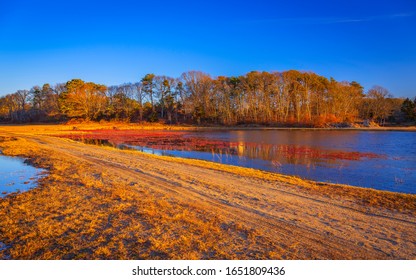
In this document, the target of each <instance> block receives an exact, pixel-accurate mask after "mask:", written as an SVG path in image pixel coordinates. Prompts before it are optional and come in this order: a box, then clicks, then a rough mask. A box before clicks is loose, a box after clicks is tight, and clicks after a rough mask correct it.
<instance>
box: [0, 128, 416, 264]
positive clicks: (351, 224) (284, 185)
mask: <svg viewBox="0 0 416 280" xmlns="http://www.w3.org/2000/svg"><path fill="white" fill-rule="evenodd" d="M55 129H57V127H55ZM18 130H19V129H18ZM44 133H45V131H37V132H36V133H34V132H33V131H32V130H31V129H27V128H26V129H25V130H23V131H20V132H19V131H16V129H10V128H9V131H7V129H6V130H4V129H0V136H1V137H2V138H1V139H2V141H1V142H0V147H1V149H2V150H3V151H4V152H5V154H8V155H14V156H21V157H22V156H23V157H27V158H29V160H30V162H31V163H32V164H34V165H35V166H36V165H37V166H39V167H43V168H47V169H48V170H49V172H50V173H49V175H48V176H47V177H45V178H42V179H41V180H40V181H39V185H40V186H39V187H37V188H35V189H33V190H31V191H29V192H25V193H20V194H16V195H12V196H10V197H7V198H5V199H0V209H1V211H0V213H3V214H0V216H1V219H0V225H1V227H0V236H1V237H2V239H3V240H5V241H6V242H4V243H5V244H6V245H8V247H7V248H8V249H6V250H5V251H3V252H0V258H5V256H6V255H8V256H11V258H13V259H37V258H40V259H66V258H69V259H106V258H110V259H137V258H144V259H414V258H416V253H415V252H416V247H415V246H416V245H415V244H416V242H415V241H416V240H415V237H414V234H413V233H414V232H415V230H416V218H415V216H416V215H415V214H416V195H411V194H401V193H394V192H387V191H378V190H372V189H366V188H360V187H354V186H346V185H337V184H327V183H319V182H313V181H309V180H303V179H300V178H297V177H292V176H286V175H280V174H274V173H269V172H265V171H259V170H255V169H249V168H243V167H234V166H227V165H222V164H218V163H209V162H205V161H201V160H192V159H182V158H167V157H161V156H156V155H149V154H144V153H141V152H138V151H123V150H117V149H115V148H110V147H96V146H92V145H85V144H82V143H78V142H74V141H71V140H68V139H60V138H55V137H48V136H44V135H42V134H44ZM132 155H134V157H132ZM68 174H71V176H68ZM145 202H146V203H145ZM6 213H7V214H6ZM108 219H110V220H111V221H112V222H111V223H110V224H109V223H108ZM19 221H20V222H19ZM64 221H65V222H64ZM22 222H23V223H22ZM63 222H64V223H63ZM6 226H7V228H8V232H6V231H4V230H1V229H4V228H6ZM135 226H139V228H135ZM31 228H32V229H37V228H38V229H42V230H40V231H37V230H35V231H36V232H37V235H33V234H31V233H30V232H31V230H30V229H31ZM190 229H191V230H190ZM272 232H275V233H276V232H278V233H279V234H278V235H277V236H276V234H271V233H272ZM325 232H327V234H325ZM328 234H329V235H328ZM38 235H39V236H38ZM386 235H387V237H386ZM129 236H130V237H129ZM174 236H176V237H174ZM279 236H282V237H284V238H280V237H279ZM383 236H384V237H383ZM276 238H277V239H276ZM41 240H44V241H41ZM83 240H89V242H87V243H85V242H84V241H83ZM100 240H101V241H100ZM105 240H107V241H105ZM123 240H124V241H123ZM104 241H105V242H104ZM189 241H191V243H190V244H191V245H189V244H188V243H189ZM137 242H138V243H137ZM38 243H39V244H38ZM41 244H43V245H44V247H45V248H47V249H44V250H42V246H41ZM65 244H66V245H65ZM187 244H188V245H187ZM296 244H297V245H296ZM62 246H64V247H62ZM62 248H66V249H64V250H63V249H62ZM77 248H78V249H77ZM123 248H124V249H123ZM60 250H61V251H63V252H60ZM174 250H179V251H178V253H175V251H174ZM2 256H3V257H2Z"/></svg>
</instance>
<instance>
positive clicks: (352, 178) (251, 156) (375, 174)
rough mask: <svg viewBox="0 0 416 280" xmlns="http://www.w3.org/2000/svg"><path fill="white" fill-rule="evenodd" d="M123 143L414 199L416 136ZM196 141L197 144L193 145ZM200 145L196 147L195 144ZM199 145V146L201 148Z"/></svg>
mask: <svg viewBox="0 0 416 280" xmlns="http://www.w3.org/2000/svg"><path fill="white" fill-rule="evenodd" d="M168 138H169V137H165V138H163V141H162V142H160V143H159V142H158V141H156V140H155V139H152V140H151V141H150V142H148V143H147V144H146V142H143V141H142V140H141V141H134V140H133V139H131V141H124V142H125V144H126V145H127V146H128V147H130V148H135V149H138V150H141V151H144V152H148V153H154V154H160V155H169V156H176V157H185V158H196V159H203V160H208V161H215V162H220V163H224V164H230V165H237V166H244V167H251V168H256V169H261V170H266V171H272V172H279V173H283V174H288V175H296V176H299V177H302V178H306V179H311V180H316V181H322V182H332V183H341V184H348V185H355V186H361V187H367V188H374V189H379V190H388V191H394V192H402V193H416V132H400V131H338V130H337V131H335V130H334V131H326V130H232V131H209V132H191V133H186V134H185V135H183V136H182V137H181V138H182V140H184V144H183V143H182V145H178V143H181V142H180V141H179V142H178V137H175V141H173V142H170V141H169V139H168ZM195 139H196V140H195ZM195 143H197V144H195ZM198 143H199V144H198Z"/></svg>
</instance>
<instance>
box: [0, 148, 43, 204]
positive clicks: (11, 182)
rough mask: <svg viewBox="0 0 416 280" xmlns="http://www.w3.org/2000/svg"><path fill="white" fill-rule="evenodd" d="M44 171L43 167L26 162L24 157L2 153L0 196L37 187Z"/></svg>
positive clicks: (0, 161) (0, 159) (0, 158)
mask: <svg viewBox="0 0 416 280" xmlns="http://www.w3.org/2000/svg"><path fill="white" fill-rule="evenodd" d="M44 173H45V171H44V170H42V169H38V168H35V167H33V166H29V165H27V164H25V163H24V162H23V160H22V159H19V158H13V157H7V156H3V155H0V197H5V196H6V195H8V194H10V193H13V192H17V191H21V192H22V191H27V190H29V189H31V188H33V187H35V186H36V182H37V180H38V179H39V178H40V177H41V176H42V175H43V174H44Z"/></svg>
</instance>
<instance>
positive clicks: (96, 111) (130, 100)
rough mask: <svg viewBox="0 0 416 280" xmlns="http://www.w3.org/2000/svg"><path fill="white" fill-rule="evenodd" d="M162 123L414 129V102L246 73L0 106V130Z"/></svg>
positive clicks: (64, 88)
mask: <svg viewBox="0 0 416 280" xmlns="http://www.w3.org/2000/svg"><path fill="white" fill-rule="evenodd" d="M70 120H74V121H85V120H87V121H101V120H106V121H126V122H143V121H147V122H165V123H167V124H176V123H183V124H196V125H212V124H216V125H227V126H231V125H270V126H305V127H326V126H334V125H335V126H349V125H351V124H354V123H363V122H374V123H377V124H379V125H385V124H386V123H390V124H392V123H402V122H414V121H416V98H415V99H413V100H410V99H409V98H407V99H403V98H394V97H393V96H392V95H391V94H390V93H389V91H388V90H387V89H385V88H383V87H381V86H374V87H372V88H371V89H369V90H368V91H366V92H364V88H363V87H362V86H361V85H360V84H359V83H358V82H356V81H352V82H345V81H341V82H340V81H336V80H335V79H333V78H330V79H327V78H326V77H323V76H320V75H317V74H315V73H313V72H301V71H296V70H289V71H284V72H259V71H252V72H249V73H247V74H245V75H242V76H238V77H226V76H219V77H212V76H210V75H209V74H206V73H203V72H200V71H188V72H185V73H183V74H182V75H181V76H180V77H179V78H172V77H168V76H158V75H155V74H146V75H145V76H144V77H142V78H141V79H140V80H139V81H138V82H134V83H125V84H122V85H116V86H106V85H101V84H96V83H94V82H86V81H83V80H81V79H72V80H70V81H68V82H66V83H58V84H55V85H50V84H44V85H43V86H33V87H32V88H31V89H29V90H18V91H16V92H15V93H11V94H8V95H5V96H3V97H1V98H0V121H1V122H3V123H29V122H31V123H34V122H36V123H38V122H65V121H70Z"/></svg>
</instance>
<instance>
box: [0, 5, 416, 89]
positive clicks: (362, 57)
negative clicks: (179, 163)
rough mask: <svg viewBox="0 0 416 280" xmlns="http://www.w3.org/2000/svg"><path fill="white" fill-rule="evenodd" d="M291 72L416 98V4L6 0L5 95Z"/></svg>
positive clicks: (0, 82)
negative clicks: (61, 85)
mask: <svg viewBox="0 0 416 280" xmlns="http://www.w3.org/2000/svg"><path fill="white" fill-rule="evenodd" d="M289 69H296V70H307V71H313V72H315V73H317V74H320V75H323V76H326V77H328V78H329V77H331V76H332V77H334V78H335V79H336V80H340V81H342V80H346V81H353V80H355V81H358V82H360V83H361V84H362V85H363V86H364V87H365V89H366V90H367V89H369V88H370V87H371V86H373V85H381V86H383V87H385V88H387V89H388V90H390V92H391V93H392V94H393V95H394V96H397V97H413V96H416V1H415V0H391V1H390V0H389V1H384V0H379V1H366V0H359V1H357V0H350V1H334V0H325V1H324V0H318V1H298V0H287V1H278V0H276V1H263V0H255V1H226V0H222V1H217V0H210V1H196V0H194V1H184V0H176V1H157V0H156V1H150V0H149V1H128V0H116V1H104V0H102V1H88V0H83V1H79V0H71V1H42V0H32V1H19V0H10V1H7V0H0V95H4V94H8V93H13V92H15V91H16V90H18V89H29V88H31V87H32V86H34V85H42V84H43V83H51V84H55V83H57V82H66V81H67V80H69V79H72V78H81V79H83V80H86V81H93V82H97V83H103V84H106V85H114V84H121V83H124V82H136V81H139V80H140V79H141V78H142V77H143V76H144V75H145V74H146V73H155V74H159V75H169V76H173V77H178V76H179V75H180V74H181V73H182V72H185V71H188V70H200V71H204V72H207V73H209V74H211V75H213V76H219V75H227V76H231V75H242V74H245V73H247V72H249V71H252V70H260V71H262V70H265V71H283V70H289Z"/></svg>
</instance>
